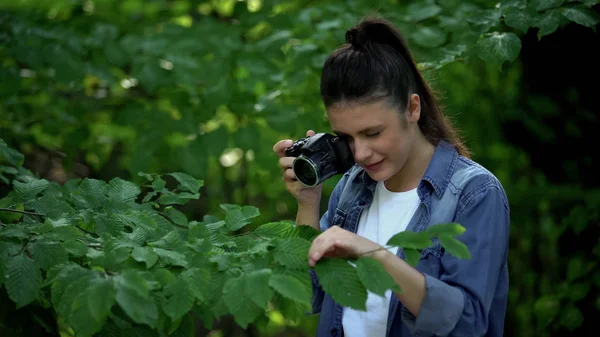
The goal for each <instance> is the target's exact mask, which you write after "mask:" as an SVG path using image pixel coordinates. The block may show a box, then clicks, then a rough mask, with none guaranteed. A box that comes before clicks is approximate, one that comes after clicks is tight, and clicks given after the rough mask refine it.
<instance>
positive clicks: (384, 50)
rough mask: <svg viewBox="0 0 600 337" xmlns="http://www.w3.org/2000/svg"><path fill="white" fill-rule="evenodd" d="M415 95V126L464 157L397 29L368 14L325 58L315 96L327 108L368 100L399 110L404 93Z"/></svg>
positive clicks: (404, 101)
mask: <svg viewBox="0 0 600 337" xmlns="http://www.w3.org/2000/svg"><path fill="white" fill-rule="evenodd" d="M413 93H415V94H417V95H419V97H420V98H421V118H420V119H419V123H418V125H419V128H420V129H421V132H422V133H423V134H424V135H425V137H426V138H427V140H428V141H429V142H430V143H432V144H433V145H437V144H438V143H439V142H440V141H441V140H445V141H447V142H448V143H450V144H451V145H453V146H454V147H455V148H456V150H457V151H458V153H459V154H460V155H463V156H465V157H469V156H470V151H469V149H468V148H467V147H466V146H465V144H464V143H463V142H462V140H461V139H460V137H459V135H458V132H457V131H456V129H455V128H454V127H453V126H452V123H451V122H450V120H449V119H448V118H447V117H446V116H445V115H444V113H443V112H442V110H441V108H440V106H439V104H438V102H437V98H436V96H435V93H434V92H433V90H432V89H431V88H430V87H429V85H428V84H427V82H426V81H425V79H424V78H423V75H422V74H421V72H420V71H419V70H418V68H417V64H416V63H415V61H414V59H413V57H412V54H411V52H410V50H409V49H408V46H407V44H406V41H405V39H404V38H403V37H402V34H401V33H400V31H399V30H398V29H397V28H396V27H395V26H394V25H393V24H392V23H390V22H389V21H387V20H385V19H380V18H368V19H365V20H363V21H361V22H360V23H359V24H358V25H356V26H355V27H353V28H350V29H349V30H348V31H347V32H346V44H345V45H343V46H342V47H341V48H339V49H337V50H336V51H334V52H333V53H332V54H331V55H330V56H329V58H328V59H327V60H326V61H325V65H324V67H323V73H322V76H321V96H322V98H323V101H324V103H325V106H327V107H329V106H331V105H333V104H336V103H339V102H342V101H354V102H358V103H368V102H372V101H376V100H379V99H384V98H385V99H389V100H390V101H391V102H392V103H393V104H397V105H398V106H399V107H400V108H401V110H400V111H403V110H404V109H405V108H406V105H407V104H408V99H407V98H408V97H409V95H410V94H413Z"/></svg>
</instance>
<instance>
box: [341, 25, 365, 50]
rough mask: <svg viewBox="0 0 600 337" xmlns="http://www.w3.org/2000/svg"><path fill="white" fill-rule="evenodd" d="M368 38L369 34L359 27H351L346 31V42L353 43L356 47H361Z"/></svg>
mask: <svg viewBox="0 0 600 337" xmlns="http://www.w3.org/2000/svg"><path fill="white" fill-rule="evenodd" d="M367 40H368V36H367V34H365V32H364V31H362V30H360V29H357V28H350V29H349V30H348V31H347V32H346V42H347V43H349V44H351V45H352V47H354V48H355V49H361V48H362V47H363V46H364V45H365V44H366V43H367Z"/></svg>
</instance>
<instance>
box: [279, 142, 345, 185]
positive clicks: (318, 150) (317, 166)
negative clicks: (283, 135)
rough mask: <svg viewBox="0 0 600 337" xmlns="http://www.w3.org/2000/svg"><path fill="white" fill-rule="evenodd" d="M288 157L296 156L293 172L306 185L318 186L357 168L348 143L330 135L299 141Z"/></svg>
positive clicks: (287, 152) (288, 153) (286, 152)
mask: <svg viewBox="0 0 600 337" xmlns="http://www.w3.org/2000/svg"><path fill="white" fill-rule="evenodd" d="M285 154H286V156H288V157H296V159H294V163H293V164H292V169H293V170H294V174H295V175H296V179H298V180H299V181H300V182H301V183H302V184H304V185H305V186H307V187H314V186H317V185H319V184H320V183H322V182H323V181H325V180H326V179H328V178H330V177H332V176H334V175H336V174H339V173H345V172H346V171H348V170H349V169H350V168H351V167H352V166H353V165H354V157H353V156H352V150H350V146H349V145H348V142H346V141H345V140H343V139H340V138H339V137H336V136H334V135H331V134H328V133H317V134H316V135H314V136H312V137H306V138H301V139H298V140H297V141H295V142H294V144H292V146H290V147H288V148H287V149H286V150H285Z"/></svg>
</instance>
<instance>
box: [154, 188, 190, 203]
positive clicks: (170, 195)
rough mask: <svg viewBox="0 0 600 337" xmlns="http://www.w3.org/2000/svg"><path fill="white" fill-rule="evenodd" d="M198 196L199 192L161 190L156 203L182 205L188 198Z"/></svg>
mask: <svg viewBox="0 0 600 337" xmlns="http://www.w3.org/2000/svg"><path fill="white" fill-rule="evenodd" d="M198 198H200V193H196V194H191V193H188V192H181V193H174V192H171V191H168V192H163V194H162V195H161V196H160V198H158V203H159V204H161V205H184V204H187V203H188V202H189V201H190V200H194V199H198Z"/></svg>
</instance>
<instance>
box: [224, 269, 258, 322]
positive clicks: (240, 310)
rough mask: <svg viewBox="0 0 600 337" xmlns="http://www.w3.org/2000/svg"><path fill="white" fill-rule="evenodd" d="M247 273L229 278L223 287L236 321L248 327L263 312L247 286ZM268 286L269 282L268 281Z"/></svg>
mask: <svg viewBox="0 0 600 337" xmlns="http://www.w3.org/2000/svg"><path fill="white" fill-rule="evenodd" d="M246 284H247V281H246V275H241V276H239V277H237V278H233V279H230V280H228V281H227V282H226V283H225V286H224V287H223V302H224V303H225V305H226V306H227V309H229V311H230V312H231V314H233V318H234V320H235V322H236V323H237V324H238V325H239V326H240V327H242V328H243V329H246V328H247V327H248V324H250V323H252V322H254V321H255V320H256V318H258V316H260V314H261V313H262V312H263V310H261V308H260V307H259V306H257V305H256V304H255V303H254V301H253V300H252V297H254V295H253V294H252V289H249V288H248V287H247V285H246ZM267 286H268V283H267Z"/></svg>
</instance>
